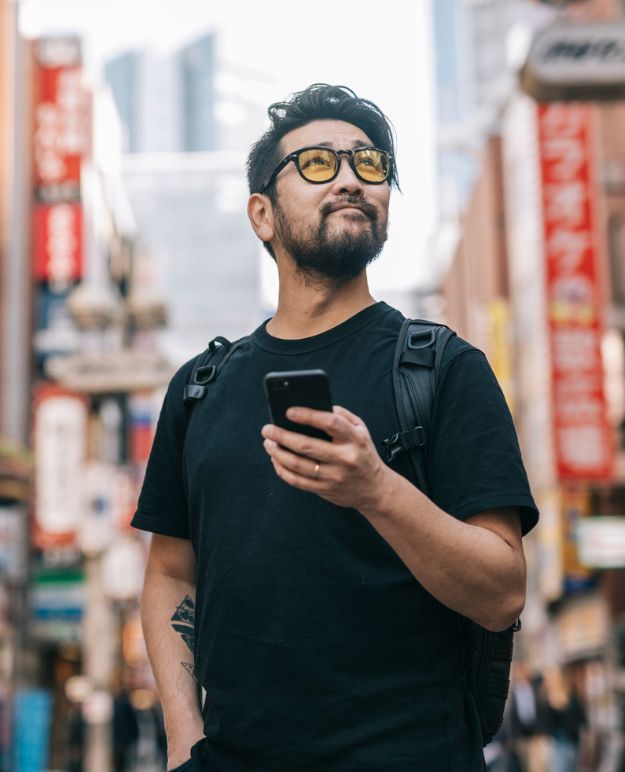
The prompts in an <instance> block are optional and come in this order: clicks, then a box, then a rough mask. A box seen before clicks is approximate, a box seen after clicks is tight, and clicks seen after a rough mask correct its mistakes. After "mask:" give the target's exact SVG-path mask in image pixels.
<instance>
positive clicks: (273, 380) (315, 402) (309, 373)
mask: <svg viewBox="0 0 625 772" xmlns="http://www.w3.org/2000/svg"><path fill="white" fill-rule="evenodd" d="M264 386H265V394H266V396H267V402H268V404H269V415H270V416H271V422H272V423H273V424H275V425H276V426H280V427H282V428H283V429H288V430H289V431H291V432H299V433H300V434H306V435H308V436H309V437H317V438H319V439H322V440H331V437H330V436H329V435H328V434H326V432H324V431H321V429H316V428H315V427H313V426H307V425H306V424H296V423H293V421H289V419H288V418H287V417H286V411H287V410H288V409H289V408H290V407H310V408H312V409H313V410H328V411H329V412H332V398H331V396H330V379H329V378H328V375H327V373H325V372H324V371H323V370H289V371H285V372H273V373H267V375H266V376H265V379H264Z"/></svg>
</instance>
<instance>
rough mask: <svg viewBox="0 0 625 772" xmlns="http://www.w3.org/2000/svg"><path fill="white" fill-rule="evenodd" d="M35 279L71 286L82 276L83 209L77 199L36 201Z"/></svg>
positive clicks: (55, 285) (34, 235)
mask: <svg viewBox="0 0 625 772" xmlns="http://www.w3.org/2000/svg"><path fill="white" fill-rule="evenodd" d="M33 217H34V223H33V224H34V233H33V278H34V279H36V280H37V281H40V282H48V283H49V284H50V285H52V287H58V286H60V287H63V288H65V287H67V286H69V285H71V283H72V282H73V281H75V280H77V279H79V278H80V277H81V276H82V267H83V266H82V208H81V206H80V203H79V202H77V201H65V202H58V203H56V204H35V208H34V212H33Z"/></svg>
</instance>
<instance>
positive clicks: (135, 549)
mask: <svg viewBox="0 0 625 772" xmlns="http://www.w3.org/2000/svg"><path fill="white" fill-rule="evenodd" d="M144 572H145V551H144V549H143V547H142V546H141V544H140V543H139V542H138V541H137V539H136V538H134V537H133V536H120V537H119V538H118V539H117V540H116V541H114V542H113V543H112V544H111V545H110V546H109V547H108V549H107V550H106V552H105V553H104V555H103V557H102V590H103V591H104V594H105V595H106V597H107V598H110V599H111V600H117V601H125V600H132V599H133V598H138V597H139V595H140V594H141V588H142V587H143V575H144Z"/></svg>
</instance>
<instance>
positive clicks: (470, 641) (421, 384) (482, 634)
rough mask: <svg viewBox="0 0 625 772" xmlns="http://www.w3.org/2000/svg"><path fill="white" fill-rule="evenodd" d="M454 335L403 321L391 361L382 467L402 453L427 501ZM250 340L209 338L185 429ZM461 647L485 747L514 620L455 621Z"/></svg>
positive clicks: (501, 695)
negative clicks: (494, 627) (435, 417)
mask: <svg viewBox="0 0 625 772" xmlns="http://www.w3.org/2000/svg"><path fill="white" fill-rule="evenodd" d="M455 334H456V333H455V332H453V330H451V329H450V328H449V327H447V326H446V325H444V324H437V323H435V322H429V321H426V320H422V319H406V320H405V321H404V323H403V325H402V327H401V330H400V333H399V336H398V338H397V343H396V345H395V353H394V358H393V394H394V397H395V408H396V411H397V417H398V419H399V431H398V432H397V433H396V434H394V435H393V436H392V437H389V438H388V439H386V440H384V445H385V447H386V449H387V458H386V460H387V462H389V463H391V462H392V461H394V460H395V458H396V457H397V456H398V455H400V454H402V453H407V454H408V458H409V459H410V467H411V471H412V475H413V478H414V482H415V483H416V484H417V487H418V488H419V489H420V490H421V491H422V492H423V493H424V494H425V495H426V496H427V495H429V481H428V468H427V456H426V445H427V441H428V433H429V430H430V425H431V420H432V411H433V405H434V399H435V395H436V388H437V385H438V374H439V371H440V364H441V361H442V356H443V351H444V349H445V346H446V345H447V343H448V341H449V340H450V338H452V337H453V336H454V335H455ZM248 339H249V336H246V337H244V338H240V339H239V340H237V341H235V342H233V343H231V342H230V341H228V340H227V339H226V338H223V337H221V336H220V337H217V338H214V339H213V340H212V341H211V342H210V343H209V344H208V347H207V348H206V350H205V351H204V352H203V353H202V354H200V356H199V357H198V359H197V360H196V362H195V365H194V367H193V370H192V372H191V376H190V378H189V380H188V381H187V383H186V384H185V387H184V396H183V400H184V404H185V406H186V407H187V408H188V412H187V425H188V421H190V420H191V417H192V415H193V411H194V409H195V407H196V406H197V404H198V403H199V401H200V400H201V399H202V398H203V397H204V395H205V394H206V390H207V388H208V386H209V385H210V384H211V383H212V382H213V381H214V380H215V379H216V378H217V376H218V375H219V373H220V371H221V369H222V368H223V367H224V365H225V364H226V362H227V361H228V360H229V359H230V357H231V356H232V355H233V354H234V352H235V351H236V350H237V348H239V347H240V346H242V345H244V344H245V343H246V342H247V341H248ZM457 617H458V624H459V636H460V639H461V641H462V645H463V652H464V664H465V679H466V684H467V688H468V691H469V693H470V694H471V695H472V697H473V700H474V701H475V705H476V708H477V713H478V716H479V720H480V727H481V731H482V745H483V746H486V745H488V743H489V742H490V741H491V740H492V739H493V737H494V736H495V734H496V733H497V732H498V730H499V728H500V727H501V724H502V721H503V713H504V708H505V704H506V699H507V697H508V689H509V684H510V681H509V678H510V663H511V661H512V639H513V636H514V633H515V632H516V631H517V630H520V629H521V621H520V619H518V620H517V621H516V622H515V623H514V624H513V625H512V626H511V627H509V628H508V629H507V630H504V631H502V632H496V633H493V632H490V631H489V630H486V629H485V628H483V627H481V626H480V625H478V624H477V623H475V622H472V621H471V620H469V619H467V618H466V617H463V616H462V615H461V614H458V615H457Z"/></svg>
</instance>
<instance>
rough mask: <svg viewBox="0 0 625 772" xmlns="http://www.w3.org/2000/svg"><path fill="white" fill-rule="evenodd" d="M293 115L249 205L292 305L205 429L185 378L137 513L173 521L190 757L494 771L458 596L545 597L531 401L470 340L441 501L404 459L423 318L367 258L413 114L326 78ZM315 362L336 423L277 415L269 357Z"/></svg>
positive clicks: (160, 650)
mask: <svg viewBox="0 0 625 772" xmlns="http://www.w3.org/2000/svg"><path fill="white" fill-rule="evenodd" d="M269 115H270V118H271V127H270V128H269V130H268V131H267V132H266V133H265V135H264V136H263V137H262V138H261V139H260V140H259V141H258V142H257V143H256V145H254V147H253V148H252V151H251V153H250V156H249V160H248V178H249V184H250V193H251V195H250V198H249V203H248V214H249V219H250V222H251V225H252V228H253V229H254V232H255V233H256V235H257V236H258V238H259V239H261V240H262V241H263V243H264V244H265V246H266V247H267V249H268V251H269V252H270V254H271V255H272V256H273V258H274V259H275V261H276V263H277V268H278V274H279V279H280V291H279V300H278V307H277V310H276V313H275V315H274V316H273V318H272V319H270V320H269V321H268V322H266V323H264V324H262V325H261V326H260V327H259V328H258V329H257V330H256V331H255V332H254V333H253V334H252V335H251V337H250V338H249V340H248V341H247V342H246V343H245V344H244V345H243V346H242V347H241V348H240V349H238V350H237V352H236V353H235V354H234V355H233V356H232V357H231V359H230V360H229V361H228V363H227V365H226V366H225V367H224V368H223V370H222V371H221V373H220V375H219V377H218V378H217V379H216V380H215V382H214V383H212V384H211V385H210V387H209V389H208V390H207V394H206V396H205V397H204V399H203V400H202V401H201V402H200V403H199V405H198V407H197V409H196V410H195V413H194V415H193V420H192V421H191V422H190V424H189V428H188V430H186V428H185V427H186V416H185V411H184V407H183V404H182V394H183V388H184V385H185V382H186V381H187V380H188V379H189V374H190V372H191V369H192V367H193V361H191V362H189V363H187V364H186V365H185V366H183V367H182V368H181V370H180V371H179V372H178V373H177V374H176V375H175V376H174V378H173V380H172V382H171V384H170V387H169V390H168V393H167V396H166V398H165V402H164V406H163V409H162V413H161V417H160V420H159V424H158V428H157V432H156V438H155V442H154V447H153V450H152V454H151V457H150V462H149V464H148V469H147V473H146V479H145V483H144V486H143V490H142V493H141V497H140V500H139V505H138V510H137V513H136V515H135V518H134V521H133V523H134V525H135V526H137V527H139V528H143V529H147V530H149V531H153V533H154V535H153V537H152V545H151V550H150V556H149V561H148V565H147V570H146V577H145V589H144V593H143V599H142V617H143V625H144V632H145V638H146V643H147V646H148V651H149V654H150V658H151V662H152V666H153V669H154V673H155V677H156V680H157V684H158V687H159V690H160V694H161V699H162V703H163V709H164V714H165V724H166V731H167V736H168V740H169V759H168V761H169V766H170V768H176V765H179V766H178V767H177V768H178V769H183V770H187V769H194V770H207V771H208V770H210V772H218V771H219V772H250V770H258V771H259V772H313V770H314V771H315V772H339V770H340V771H341V772H342V771H343V770H359V771H362V772H408V771H409V770H427V771H428V772H437V771H438V770H440V771H441V772H443V771H444V772H451V771H452V770H458V771H460V770H461V771H462V772H473V770H481V769H482V765H483V756H482V752H481V742H480V736H479V725H478V719H477V715H476V711H475V706H474V704H473V703H472V701H471V697H470V696H469V695H468V694H467V691H466V688H465V686H464V682H463V665H462V656H463V652H462V647H461V642H460V634H459V624H458V616H457V613H456V612H459V613H460V614H463V615H465V616H467V617H469V618H471V619H473V620H475V621H477V622H479V623H480V624H482V625H483V626H485V627H487V628H489V629H491V630H501V629H504V628H506V627H507V626H508V625H510V624H511V623H512V622H513V621H514V620H515V619H516V617H517V616H518V614H519V613H520V611H521V609H522V607H523V604H524V597H525V561H524V556H523V548H522V544H521V535H522V533H525V532H527V530H529V529H530V528H531V527H532V526H533V525H534V523H535V522H536V518H537V512H536V508H535V505H534V501H533V499H532V496H531V493H530V491H529V489H528V484H527V478H526V475H525V472H524V470H523V465H522V462H521V458H520V453H519V448H518V443H517V439H516V435H515V432H514V428H513V425H512V421H511V418H510V414H509V412H508V410H507V408H506V405H505V401H504V399H503V397H502V394H501V391H500V389H499V387H498V385H497V383H496V381H495V378H494V376H493V375H492V372H491V370H490V368H489V366H488V364H487V362H486V359H485V357H484V355H483V354H482V353H481V352H479V351H478V350H476V349H474V348H473V347H472V346H470V345H469V344H468V343H466V342H465V341H462V340H460V339H456V338H454V339H453V340H452V342H451V343H450V344H449V345H448V347H447V349H446V358H445V361H444V362H443V366H442V370H441V379H440V386H439V390H438V394H437V402H436V407H435V412H434V416H433V427H432V439H431V443H430V447H429V469H430V478H431V488H432V499H431V500H430V499H429V498H427V497H426V496H425V495H423V494H422V493H421V492H420V491H419V490H418V489H417V488H416V487H415V486H414V485H413V484H412V482H411V481H410V469H409V463H408V460H407V459H406V458H405V457H404V458H401V457H400V458H399V459H398V460H397V461H396V462H395V463H394V464H393V466H389V465H387V464H386V463H385V462H384V461H383V455H384V452H383V446H382V441H383V440H384V438H386V437H389V436H390V435H391V434H394V433H395V432H396V431H397V428H398V427H397V418H396V414H395V408H394V401H393V391H392V382H391V374H392V358H393V351H394V346H395V341H396V338H397V334H398V332H399V328H400V326H401V323H402V320H403V317H402V315H401V314H400V313H399V312H398V311H396V310H394V309H392V308H391V307H390V306H388V305H386V304H385V303H383V302H376V301H375V300H374V299H373V298H372V296H371V294H370V293H369V289H368V285H367V276H366V271H365V268H366V266H367V264H368V263H369V262H371V261H372V260H373V259H374V258H375V257H376V256H377V255H378V254H379V252H380V251H381V249H382V246H383V244H384V241H385V239H386V235H387V216H388V205H389V197H390V192H391V186H392V185H397V172H396V166H395V161H394V148H393V136H392V132H391V130H390V127H389V124H388V121H387V119H386V118H385V116H384V115H383V113H382V112H381V111H380V110H379V109H378V108H377V107H376V106H375V105H374V104H372V103H371V102H368V101H366V100H362V99H359V98H358V97H356V95H355V94H354V93H353V92H352V91H350V90H349V89H347V88H345V87H339V86H328V85H325V84H315V85H313V86H310V87H309V88H307V89H306V90H304V91H302V92H300V93H298V94H295V95H294V96H293V97H292V98H291V99H290V101H288V102H284V103H279V104H275V105H272V106H271V107H270V108H269ZM311 368H322V369H324V370H325V371H326V372H327V373H328V375H329V377H330V383H331V389H332V395H333V399H334V401H335V403H336V407H335V408H334V412H333V413H323V412H318V411H311V410H308V409H299V410H295V411H293V412H292V414H291V416H290V417H291V418H292V419H293V421H295V422H298V423H302V424H308V425H310V426H314V427H317V428H319V429H323V430H324V431H325V432H326V433H327V434H329V435H330V437H331V438H332V441H331V442H328V441H325V440H317V439H312V438H310V437H306V436H304V435H302V434H300V433H296V432H287V431H284V430H281V429H279V428H277V427H276V426H271V425H266V421H267V406H266V403H265V399H264V394H263V385H262V382H263V377H264V375H265V374H266V373H267V372H269V371H276V370H299V369H311ZM193 631H195V635H193ZM194 677H195V678H196V679H197V681H198V682H199V684H201V686H202V687H203V688H204V689H205V692H206V697H205V701H204V705H203V709H202V715H201V713H200V709H199V708H198V704H197V699H196V694H197V692H196V684H195V682H194ZM191 748H192V757H193V759H192V760H190V759H189V754H190V749H191ZM187 759H189V760H188V761H187Z"/></svg>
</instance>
